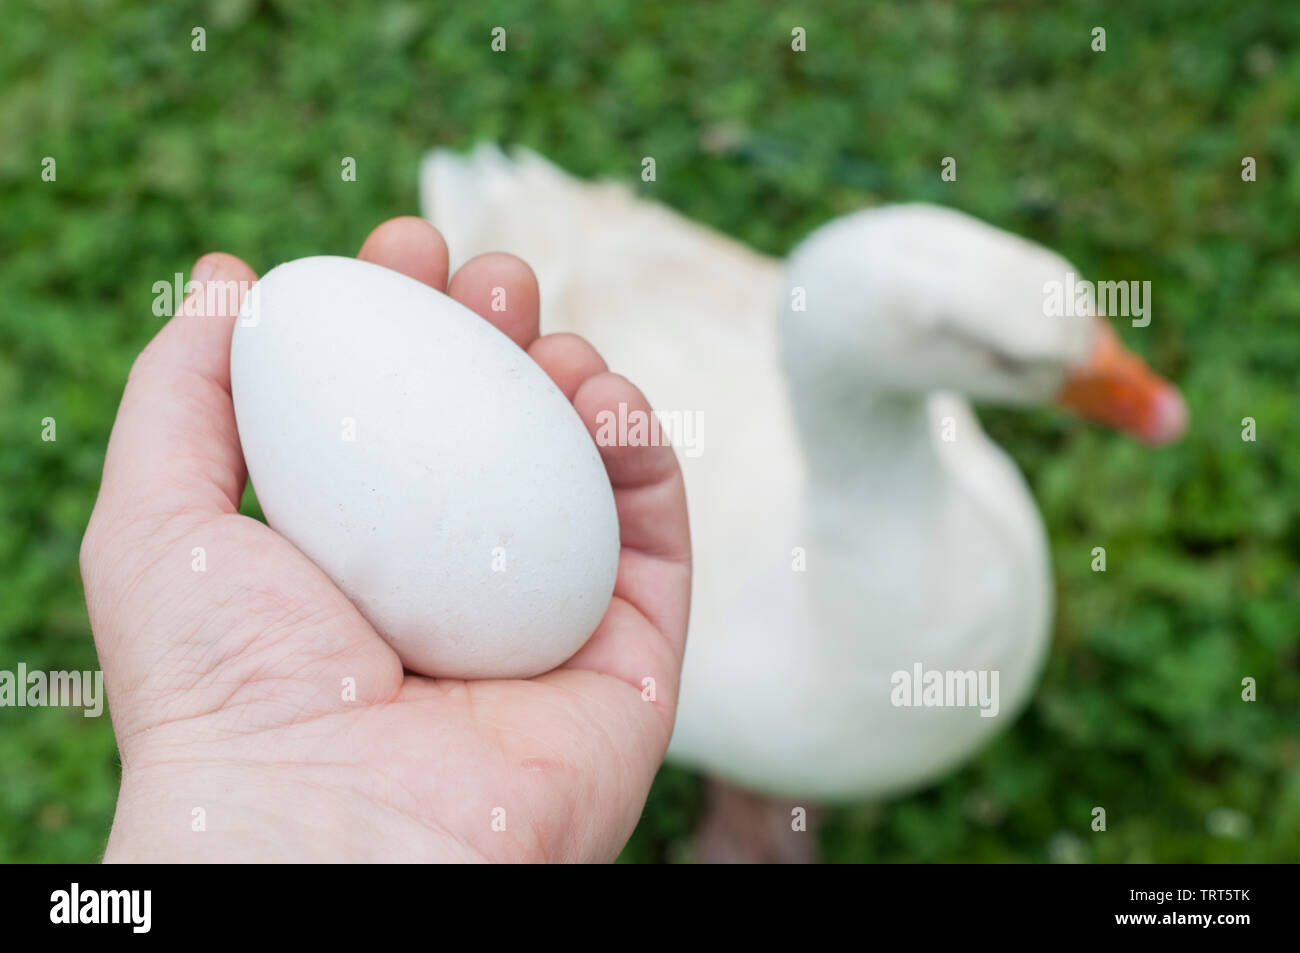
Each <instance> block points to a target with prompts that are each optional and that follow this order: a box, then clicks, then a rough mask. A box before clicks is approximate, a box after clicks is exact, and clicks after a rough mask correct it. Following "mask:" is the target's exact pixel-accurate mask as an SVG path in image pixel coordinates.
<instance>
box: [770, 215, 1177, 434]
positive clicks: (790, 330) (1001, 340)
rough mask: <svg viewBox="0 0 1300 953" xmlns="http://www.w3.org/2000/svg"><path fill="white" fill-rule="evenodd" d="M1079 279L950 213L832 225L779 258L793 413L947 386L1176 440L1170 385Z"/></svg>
mask: <svg viewBox="0 0 1300 953" xmlns="http://www.w3.org/2000/svg"><path fill="white" fill-rule="evenodd" d="M1081 282H1083V279H1082V278H1081V277H1079V272H1078V271H1077V269H1075V268H1073V267H1072V266H1071V265H1070V264H1069V262H1067V261H1066V260H1065V259H1063V258H1061V257H1060V256H1059V255H1057V254H1055V253H1053V252H1051V251H1049V250H1047V249H1045V248H1042V247H1040V246H1038V245H1035V244H1033V243H1032V242H1029V241H1026V240H1024V239H1021V238H1018V237H1016V236H1014V235H1011V234H1009V233H1007V232H1004V231H1001V230H1000V229H996V228H993V227H992V226H990V225H987V224H985V223H983V222H980V221H979V220H977V219H974V218H972V217H970V216H968V215H965V214H963V213H961V212H956V211H953V210H951V209H945V208H940V207H937V206H931V205H898V206H890V207H886V208H881V209H870V210H867V211H863V212H858V213H854V214H851V215H847V216H845V217H843V218H840V219H836V220H835V221H832V222H830V223H829V224H827V225H825V226H823V227H822V228H820V229H818V230H817V231H815V232H814V233H812V234H811V235H810V236H809V237H808V238H807V239H806V240H805V241H804V242H803V243H802V244H800V245H799V246H798V247H797V248H796V249H795V250H794V252H793V253H792V254H791V256H790V259H789V261H788V266H787V285H788V286H787V292H788V299H787V302H786V305H785V311H784V315H783V318H782V327H781V341H782V344H781V347H782V360H783V362H784V365H785V370H786V375H787V378H788V380H789V381H790V384H791V389H792V395H793V401H794V404H795V407H796V413H797V414H798V415H799V416H800V418H801V422H806V418H807V416H808V414H809V413H810V412H815V411H820V412H821V415H822V416H823V418H824V416H825V408H827V407H832V406H838V407H840V408H842V409H847V407H846V405H849V406H851V405H853V404H854V403H859V404H861V403H864V402H869V403H874V404H877V405H878V404H879V403H880V401H881V399H884V400H886V401H888V400H889V399H890V398H893V397H900V398H905V397H908V396H923V395H924V394H926V393H927V392H931V391H935V390H945V391H955V392H957V393H960V394H963V395H965V396H967V397H970V398H972V399H973V400H977V401H989V402H994V403H1004V404H1040V403H1049V402H1050V403H1057V404H1060V405H1062V406H1065V407H1067V408H1070V409H1072V410H1074V411H1075V412H1077V413H1080V414H1082V415H1083V416H1085V417H1087V418H1089V419H1092V420H1095V421H1099V422H1101V423H1104V424H1107V425H1110V426H1112V427H1116V428H1118V429H1121V430H1124V431H1126V432H1128V433H1130V434H1132V435H1134V436H1136V437H1138V438H1139V439H1141V440H1143V441H1145V442H1147V443H1151V444H1160V443H1166V442H1168V441H1170V440H1173V439H1175V438H1177V437H1178V436H1179V435H1180V434H1181V433H1182V431H1183V429H1184V428H1185V426H1186V421H1187V411H1186V406H1185V404H1184V403H1183V399H1182V397H1181V395H1180V394H1179V393H1178V390H1177V388H1175V387H1174V386H1173V385H1172V384H1170V383H1169V382H1168V381H1165V380H1163V379H1162V378H1161V377H1159V376H1158V375H1157V374H1155V373H1154V372H1153V371H1151V369H1150V368H1149V367H1148V366H1147V365H1146V363H1145V362H1144V361H1142V359H1141V358H1139V357H1138V356H1137V355H1135V354H1133V353H1131V352H1129V351H1127V350H1126V349H1125V348H1124V347H1123V345H1122V344H1121V343H1120V341H1119V337H1118V336H1117V335H1116V333H1115V331H1114V330H1113V328H1112V327H1111V325H1110V320H1111V319H1108V318H1106V317H1104V316H1102V315H1100V314H1099V313H1098V312H1097V309H1096V307H1095V302H1093V303H1090V302H1089V301H1088V300H1087V299H1076V298H1075V297H1074V295H1073V293H1072V291H1073V289H1075V288H1076V287H1077V286H1078V285H1079V284H1080V283H1081ZM1148 287H1149V286H1148ZM1058 290H1059V291H1060V292H1061V293H1060V294H1059V295H1058V294H1056V292H1057V291H1058ZM1064 295H1071V297H1070V300H1069V301H1065V300H1064ZM1076 301H1077V302H1078V306H1076ZM1143 306H1144V307H1145V308H1147V309H1148V312H1147V313H1148V314H1149V306H1150V302H1149V300H1147V301H1145V302H1144V305H1143ZM1114 320H1127V319H1126V318H1123V317H1119V318H1115V319H1114ZM822 426H824V422H823V425H822Z"/></svg>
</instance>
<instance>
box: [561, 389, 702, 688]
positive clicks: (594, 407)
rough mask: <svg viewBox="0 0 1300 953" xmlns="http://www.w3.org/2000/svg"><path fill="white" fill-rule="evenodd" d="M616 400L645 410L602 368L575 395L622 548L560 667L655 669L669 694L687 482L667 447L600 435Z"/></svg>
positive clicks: (687, 567) (638, 674)
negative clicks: (597, 604)
mask: <svg viewBox="0 0 1300 953" xmlns="http://www.w3.org/2000/svg"><path fill="white" fill-rule="evenodd" d="M620 403H621V404H623V405H625V406H624V409H623V411H622V412H624V413H626V414H628V415H631V414H633V413H637V412H640V413H645V414H649V413H650V405H649V403H648V402H647V401H646V399H645V397H644V396H643V395H642V394H641V392H640V391H639V390H637V389H636V387H634V386H633V385H632V384H631V383H630V382H628V381H627V379H626V378H623V377H620V376H619V375H617V374H610V373H607V372H606V373H602V374H597V375H596V376H594V377H591V378H588V379H587V381H586V382H585V383H583V384H582V385H581V386H580V387H579V388H578V393H577V395H576V396H575V398H574V407H575V409H577V411H578V415H579V416H580V417H581V418H582V420H583V422H584V423H586V425H587V427H588V429H589V430H590V431H591V432H592V434H593V436H594V437H595V439H596V443H597V446H598V448H599V450H600V454H601V457H602V459H603V460H604V462H605V469H606V471H607V472H608V473H609V478H610V483H611V485H612V486H613V488H614V501H615V504H616V505H617V507H618V525H619V535H620V537H621V539H622V544H623V549H622V552H621V553H620V556H619V564H618V576H617V578H616V580H615V583H614V599H613V600H612V601H611V603H610V607H609V610H608V611H607V612H606V615H605V618H604V619H603V620H602V621H601V624H600V626H599V627H598V628H597V629H596V633H595V635H593V636H592V638H591V639H590V640H589V641H588V643H587V645H586V646H584V647H583V649H582V651H581V652H579V653H578V655H576V656H575V657H574V658H573V659H572V660H570V662H569V664H568V665H567V666H566V667H579V668H591V669H594V670H596V671H601V672H605V673H607V674H611V675H615V676H617V677H620V678H622V679H624V680H625V681H629V682H631V683H632V684H633V685H640V684H642V680H643V679H644V678H645V677H647V676H649V677H653V678H655V680H656V682H657V683H658V684H659V685H660V686H661V687H662V688H663V690H664V691H665V692H667V693H668V694H669V695H670V696H672V695H674V694H675V691H676V684H677V674H678V671H679V669H680V666H681V656H682V650H683V649H684V647H685V642H686V621H687V616H688V613H689V608H690V579H691V560H690V546H691V544H690V529H689V526H688V524H687V517H686V490H685V486H684V483H683V481H682V473H681V468H680V467H679V466H678V465H677V457H676V455H675V454H674V453H673V450H672V448H671V447H669V446H630V445H624V446H619V445H617V442H616V441H614V442H611V441H610V440H608V439H604V437H602V433H601V427H602V425H604V424H605V423H607V421H608V420H609V417H608V415H610V414H613V415H614V419H617V415H618V414H619V413H620V411H619V409H618V406H619V404H620ZM628 419H632V418H631V417H630V416H629V418H628ZM606 436H607V434H606ZM602 444H603V445H602ZM642 621H643V622H644V624H641V622H642ZM669 710H670V709H669Z"/></svg>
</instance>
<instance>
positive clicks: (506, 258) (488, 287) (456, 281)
mask: <svg viewBox="0 0 1300 953" xmlns="http://www.w3.org/2000/svg"><path fill="white" fill-rule="evenodd" d="M447 293H448V294H449V295H451V296H452V297H453V298H455V299H456V300H457V301H459V302H460V303H461V304H463V305H465V306H466V307H468V308H470V309H471V310H472V311H474V312H475V313H476V314H478V315H479V316H480V317H482V318H484V319H485V320H487V321H490V322H491V323H492V324H493V325H494V326H495V327H496V328H497V330H498V331H501V332H502V333H504V334H505V335H506V336H507V337H509V338H510V340H512V341H514V342H515V343H516V344H518V345H519V346H520V347H522V348H523V349H524V350H527V349H528V348H529V346H530V345H531V344H532V343H533V342H534V341H536V340H537V334H538V324H539V320H540V318H539V311H538V302H539V300H540V298H539V294H538V291H537V276H536V275H534V274H533V269H531V268H529V267H528V265H527V264H526V263H525V262H524V261H523V260H522V259H520V258H516V257H515V256H514V255H507V254H506V253H505V252H489V253H488V254H486V255H479V256H478V257H477V258H471V259H470V260H469V261H467V262H465V264H464V265H462V266H461V268H460V270H459V271H458V272H456V274H455V275H453V276H452V279H451V287H449V288H448V289H447Z"/></svg>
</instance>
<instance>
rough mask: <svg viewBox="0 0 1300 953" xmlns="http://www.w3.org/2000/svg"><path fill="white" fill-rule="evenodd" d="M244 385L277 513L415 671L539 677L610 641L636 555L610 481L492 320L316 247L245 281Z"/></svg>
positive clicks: (236, 340) (248, 431) (243, 422)
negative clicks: (624, 539) (622, 532)
mask: <svg viewBox="0 0 1300 953" xmlns="http://www.w3.org/2000/svg"><path fill="white" fill-rule="evenodd" d="M230 383H231V394H232V396H233V398H234V405H235V419H236V422H237V424H238V428H239V439H240V443H241V444H242V445H243V449H244V459H245V461H246V462H247V464H248V473H249V477H250V479H251V480H252V483H253V488H254V490H255V491H256V493H257V498H258V501H259V502H260V503H261V506H262V512H263V513H264V514H265V516H266V520H267V523H268V524H269V525H270V526H271V527H272V528H273V529H274V530H276V532H278V533H280V534H281V535H282V536H284V537H285V538H286V539H288V540H289V541H290V542H292V543H293V544H294V545H295V546H297V547H298V549H299V550H301V551H302V552H303V553H304V554H305V555H306V556H307V557H308V558H309V559H311V560H312V561H313V562H314V563H315V564H316V565H317V566H319V567H320V568H321V569H322V570H324V571H325V573H326V574H327V575H328V576H329V577H330V579H332V580H333V581H334V583H335V584H336V585H337V586H338V587H339V588H340V589H341V590H342V591H343V592H344V593H346V594H347V596H348V597H349V598H350V599H351V600H352V602H353V603H354V604H355V605H356V606H357V608H358V609H360V610H361V612H362V614H363V615H364V616H365V617H366V619H367V620H369V622H370V623H371V624H372V625H373V626H374V628H375V629H376V630H377V631H378V632H379V634H380V635H381V636H383V638H384V639H385V640H386V641H387V642H388V644H389V645H391V646H392V647H393V649H394V650H395V651H396V653H397V655H398V656H399V657H400V658H401V660H402V663H403V664H404V665H405V666H406V668H407V669H409V670H411V671H413V672H417V673H420V674H424V675H431V676H438V677H447V678H527V677H530V676H533V675H537V674H539V673H542V672H546V671H549V670H550V669H553V668H555V667H556V666H558V665H560V664H561V663H563V662H564V661H565V660H567V659H568V658H570V657H571V656H572V655H574V654H575V653H576V652H577V651H578V649H580V648H581V647H582V645H583V644H584V643H585V642H586V641H587V639H588V638H589V637H590V636H591V634H592V632H593V631H594V630H595V628H596V626H597V624H598V623H599V622H600V620H601V617H602V616H603V615H604V613H605V610H606V608H607V607H608V605H609V601H610V598H611V595H612V593H613V589H614V577H615V574H616V572H617V568H618V553H619V535H618V518H617V514H616V511H615V508H614V494H613V491H612V490H611V488H610V484H609V478H608V476H607V475H606V473H605V468H604V465H603V464H602V462H601V459H600V454H599V452H598V451H597V449H596V446H595V444H594V443H593V442H592V439H591V435H590V434H589V433H588V431H587V428H586V427H585V426H584V424H583V423H582V421H581V419H580V418H579V417H578V414H577V412H576V411H575V410H574V409H573V406H572V405H571V404H570V403H569V401H568V399H566V398H565V396H564V394H563V393H561V391H560V390H559V388H558V387H556V386H555V384H554V383H553V382H552V381H551V379H550V378H549V377H548V376H547V375H546V373H545V372H544V371H543V370H542V369H541V368H540V367H539V366H537V364H535V363H534V362H533V361H532V359H531V358H529V357H528V355H527V354H526V353H524V351H523V350H521V349H520V348H519V347H518V346H517V345H516V344H515V343H514V342H513V341H511V340H510V339H509V338H508V337H506V336H505V335H504V334H502V333H501V332H500V331H498V330H497V329H496V328H495V327H493V326H492V325H491V324H490V323H488V322H487V321H485V320H484V319H483V318H481V317H479V316H478V315H477V314H474V313H473V312H472V311H470V310H469V309H468V308H466V307H465V306H464V305H461V304H459V303H458V302H456V301H453V300H452V299H451V298H449V297H447V296H446V295H445V294H441V293H440V292H437V291H435V290H433V289H432V288H430V287H428V286H427V285H424V284H422V283H420V282H418V281H415V280H414V279H412V278H408V277H406V276H405V275H402V274H399V273H398V272H395V271H390V270H389V269H387V268H382V267H380V266H379V265H374V264H370V263H368V262H363V261H358V260H356V259H352V258H335V257H313V258H302V259H299V260H297V261H291V262H288V263H287V264H283V265H280V266H279V267H277V268H274V269H272V270H271V271H270V272H268V273H267V274H266V275H265V276H264V277H263V278H262V279H261V281H259V282H258V283H257V284H256V285H254V286H253V288H252V290H251V291H250V292H249V293H248V295H247V296H246V298H245V301H244V307H243V310H242V311H241V313H240V316H239V319H238V321H237V322H236V325H235V331H234V335H233V337H232V340H231V347H230Z"/></svg>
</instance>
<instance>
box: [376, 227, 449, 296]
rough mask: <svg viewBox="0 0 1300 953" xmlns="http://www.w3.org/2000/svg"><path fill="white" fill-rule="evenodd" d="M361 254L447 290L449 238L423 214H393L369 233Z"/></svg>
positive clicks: (431, 285)
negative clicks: (401, 216)
mask: <svg viewBox="0 0 1300 953" xmlns="http://www.w3.org/2000/svg"><path fill="white" fill-rule="evenodd" d="M357 257H358V258H360V259H361V260H362V261H368V262H370V263H372V264H375V265H382V266H383V267H385V268H390V269H392V270H393V271H399V272H401V273H402V274H404V275H406V276H407V277H408V278H414V279H415V280H416V281H422V282H424V283H425V284H426V285H429V286H430V287H431V288H436V289H437V290H438V291H446V290H447V271H448V265H447V242H446V241H444V240H443V237H442V233H441V232H439V231H438V230H437V229H436V228H434V227H433V226H432V225H430V224H429V223H428V222H426V221H425V220H424V219H422V218H415V217H413V216H406V217H404V218H390V219H389V220H388V221H386V222H384V223H383V224H382V225H380V226H379V227H377V228H376V229H375V230H374V231H373V232H371V233H370V234H369V235H368V236H367V237H366V240H365V242H364V243H363V244H362V246H361V251H359V252H357Z"/></svg>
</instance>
